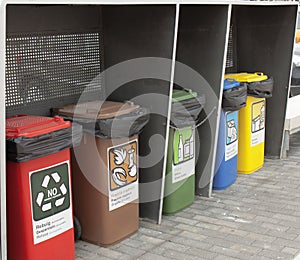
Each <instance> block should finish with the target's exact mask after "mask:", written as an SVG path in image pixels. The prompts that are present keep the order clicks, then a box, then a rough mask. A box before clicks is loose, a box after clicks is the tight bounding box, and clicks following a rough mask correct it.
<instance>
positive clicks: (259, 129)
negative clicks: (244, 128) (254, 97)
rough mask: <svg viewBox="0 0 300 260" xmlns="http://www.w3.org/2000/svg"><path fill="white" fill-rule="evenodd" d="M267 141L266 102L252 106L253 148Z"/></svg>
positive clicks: (255, 103)
mask: <svg viewBox="0 0 300 260" xmlns="http://www.w3.org/2000/svg"><path fill="white" fill-rule="evenodd" d="M264 141H265V100H264V99H263V100H261V101H258V102H254V103H252V105H251V146H256V145H258V144H260V143H263V142H264Z"/></svg>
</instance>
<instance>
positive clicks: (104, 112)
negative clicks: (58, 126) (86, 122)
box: [54, 100, 140, 119]
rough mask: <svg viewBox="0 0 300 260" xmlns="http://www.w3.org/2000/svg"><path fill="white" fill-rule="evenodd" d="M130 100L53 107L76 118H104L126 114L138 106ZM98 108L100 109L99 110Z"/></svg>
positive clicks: (62, 113) (56, 110)
mask: <svg viewBox="0 0 300 260" xmlns="http://www.w3.org/2000/svg"><path fill="white" fill-rule="evenodd" d="M139 107H140V106H139V105H135V104H133V103H131V102H113V101H100V100H99V101H90V102H85V103H80V104H72V105H67V106H65V107H63V108H56V109H54V111H55V112H58V113H59V114H60V115H64V116H70V117H73V116H74V114H75V117H77V118H87V119H91V118H95V119H106V118H112V117H117V116H121V115H124V114H128V113H130V112H132V111H133V110H135V109H137V108H139ZM99 108H100V111H99Z"/></svg>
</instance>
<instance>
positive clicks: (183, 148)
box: [172, 127, 195, 183]
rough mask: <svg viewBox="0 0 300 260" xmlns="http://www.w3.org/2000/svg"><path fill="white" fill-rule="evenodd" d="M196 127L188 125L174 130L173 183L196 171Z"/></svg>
mask: <svg viewBox="0 0 300 260" xmlns="http://www.w3.org/2000/svg"><path fill="white" fill-rule="evenodd" d="M194 140H195V129H194V128H192V127H187V128H183V129H179V130H176V131H174V137H173V163H172V183H176V182H179V181H182V180H184V179H186V178H188V177H190V176H191V175H193V174H194V173H195V141H194Z"/></svg>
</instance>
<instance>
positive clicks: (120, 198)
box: [107, 139, 139, 211]
mask: <svg viewBox="0 0 300 260" xmlns="http://www.w3.org/2000/svg"><path fill="white" fill-rule="evenodd" d="M137 155H138V140H137V139H136V140H133V141H131V142H127V143H124V144H121V145H117V146H114V147H109V148H108V149H107V158H108V187H109V188H108V195H109V196H108V197H109V211H112V210H114V209H117V208H119V207H122V206H124V205H126V204H127V203H129V202H132V201H134V200H137V199H138V195H139V190H138V158H137Z"/></svg>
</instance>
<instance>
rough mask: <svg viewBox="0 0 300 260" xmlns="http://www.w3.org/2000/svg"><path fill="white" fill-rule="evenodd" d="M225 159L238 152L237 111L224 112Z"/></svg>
mask: <svg viewBox="0 0 300 260" xmlns="http://www.w3.org/2000/svg"><path fill="white" fill-rule="evenodd" d="M225 118H226V136H225V140H226V141H225V161H228V160H230V159H231V158H233V157H234V156H236V155H237V154H238V112H237V111H234V112H226V114H225Z"/></svg>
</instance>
